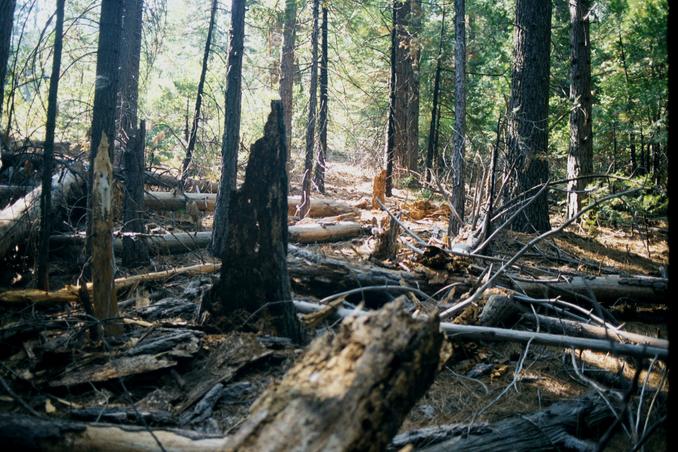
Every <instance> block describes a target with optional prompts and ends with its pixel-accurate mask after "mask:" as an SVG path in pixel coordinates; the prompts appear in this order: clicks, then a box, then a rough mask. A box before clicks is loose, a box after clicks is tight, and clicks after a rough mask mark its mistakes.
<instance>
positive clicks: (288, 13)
mask: <svg viewBox="0 0 678 452" xmlns="http://www.w3.org/2000/svg"><path fill="white" fill-rule="evenodd" d="M296 28H297V0H285V21H284V23H283V48H282V52H280V100H281V101H282V105H283V114H284V116H285V121H284V122H285V139H286V140H287V143H286V147H287V168H288V170H289V165H290V160H291V157H292V155H291V154H292V117H293V116H294V105H293V97H294V96H293V94H294V93H293V91H292V88H293V86H294V42H295V40H296Z"/></svg>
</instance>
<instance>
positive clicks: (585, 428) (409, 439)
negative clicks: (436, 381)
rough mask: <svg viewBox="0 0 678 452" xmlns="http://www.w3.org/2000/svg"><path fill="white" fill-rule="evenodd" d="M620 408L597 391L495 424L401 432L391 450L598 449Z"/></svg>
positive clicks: (471, 451)
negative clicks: (610, 405)
mask: <svg viewBox="0 0 678 452" xmlns="http://www.w3.org/2000/svg"><path fill="white" fill-rule="evenodd" d="M614 416H615V413H614V411H612V410H611V409H610V407H609V406H608V405H607V404H606V402H605V401H604V400H603V399H602V398H600V397H599V396H597V395H592V396H587V397H583V398H581V399H576V400H568V401H564V402H558V403H555V404H553V405H551V406H550V407H548V408H547V409H545V410H543V411H538V412H536V413H531V414H524V415H519V416H515V417H511V418H508V419H505V420H503V421H499V422H496V423H493V424H489V425H488V424H480V425H475V426H474V425H471V426H468V425H450V426H446V427H435V428H430V427H429V428H428V429H422V430H420V431H415V432H408V433H404V434H402V435H398V436H396V437H395V438H394V440H393V442H392V443H391V450H400V449H401V448H403V447H406V446H407V445H411V447H413V448H415V449H416V450H417V451H422V452H423V451H426V452H442V451H449V450H464V451H470V452H473V451H479V452H480V451H487V450H491V451H515V450H526V451H527V450H595V449H596V447H595V446H596V444H597V440H598V439H599V438H600V434H601V433H602V432H603V431H604V429H605V428H607V427H608V426H609V425H610V424H611V423H612V422H613V421H614Z"/></svg>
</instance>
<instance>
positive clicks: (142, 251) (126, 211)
mask: <svg viewBox="0 0 678 452" xmlns="http://www.w3.org/2000/svg"><path fill="white" fill-rule="evenodd" d="M145 143H146V121H141V123H140V124H139V128H138V129H137V130H136V132H134V133H133V134H132V136H131V137H130V139H129V141H128V143H127V148H126V149H125V153H124V155H123V156H124V165H125V200H124V205H123V228H122V229H123V231H124V232H130V233H133V234H139V233H143V232H145V227H144V214H143V212H144V147H145ZM122 248H123V250H122V262H123V265H125V266H127V267H131V266H135V265H143V264H146V263H148V256H149V250H148V245H147V243H146V242H145V241H144V240H140V239H139V238H138V237H136V236H134V235H132V236H128V235H125V236H123V238H122Z"/></svg>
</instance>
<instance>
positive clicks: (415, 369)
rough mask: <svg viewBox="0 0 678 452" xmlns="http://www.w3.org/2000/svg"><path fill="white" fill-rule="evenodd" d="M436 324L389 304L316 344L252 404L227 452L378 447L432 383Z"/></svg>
mask: <svg viewBox="0 0 678 452" xmlns="http://www.w3.org/2000/svg"><path fill="white" fill-rule="evenodd" d="M441 344H442V335H440V334H439V333H438V320H437V318H432V319H429V320H426V321H417V320H413V319H412V318H411V317H410V316H408V315H407V314H405V313H404V312H403V307H402V304H401V303H399V302H395V303H392V304H389V305H387V306H386V307H384V308H383V309H381V310H380V311H377V312H372V313H370V314H367V315H365V316H361V317H351V318H349V319H346V320H344V322H343V323H342V324H341V326H340V327H339V331H338V332H337V333H336V334H326V335H324V336H322V337H320V338H318V339H316V340H315V341H314V342H313V343H312V344H311V345H310V347H309V349H308V351H307V352H306V354H305V355H304V357H303V358H301V359H300V360H299V361H298V362H297V363H296V364H295V365H294V367H292V369H290V370H289V371H288V372H287V373H286V374H285V376H284V377H283V379H282V380H281V381H280V382H279V383H276V384H274V385H273V386H271V387H269V388H268V389H267V390H266V391H265V392H264V394H262V395H261V396H260V398H259V399H258V400H257V401H256V402H255V403H254V405H253V406H252V408H251V414H250V416H249V417H248V418H247V420H245V422H244V423H243V425H242V426H241V427H240V429H239V430H238V431H237V432H236V433H235V434H234V435H233V436H232V437H231V438H229V440H228V442H227V443H226V449H227V450H242V451H250V450H251V451H259V450H271V451H273V450H280V451H282V450H324V451H344V450H375V451H376V450H383V449H384V448H385V447H386V446H387V445H388V444H389V442H390V441H391V438H392V437H393V435H394V434H395V433H396V432H397V430H398V428H399V427H400V424H401V423H402V421H403V420H404V418H405V416H406V415H407V413H408V411H409V410H410V408H411V407H412V406H413V405H414V403H415V402H416V401H417V399H418V398H419V397H420V396H422V395H423V394H424V392H425V391H426V390H427V389H428V387H429V385H430V384H431V383H432V382H433V377H434V375H435V372H436V369H437V367H438V360H439V353H440V346H441Z"/></svg>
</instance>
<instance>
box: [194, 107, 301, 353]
mask: <svg viewBox="0 0 678 452" xmlns="http://www.w3.org/2000/svg"><path fill="white" fill-rule="evenodd" d="M271 110H272V111H271V114H270V115H269V117H268V120H267V122H266V126H265V128H264V136H263V138H261V139H259V140H257V142H256V143H254V145H253V146H252V148H251V151H250V157H249V161H248V163H247V170H246V174H245V182H244V183H243V186H242V187H241V188H240V189H239V190H237V191H234V192H232V194H231V200H230V208H229V212H228V217H227V218H226V227H227V235H226V237H225V239H226V247H225V249H224V253H223V254H222V261H223V264H222V268H221V277H220V279H219V282H218V283H217V284H215V286H214V287H213V288H212V290H211V291H210V292H208V293H207V294H206V296H205V298H204V299H203V305H202V310H203V311H206V312H208V313H209V314H210V316H211V322H212V323H215V324H217V325H219V326H222V327H231V328H232V327H242V326H244V325H245V324H247V323H248V322H249V321H254V319H255V318H256V319H257V322H256V323H257V324H260V326H262V327H263V328H264V329H268V330H269V331H271V330H272V331H273V332H275V334H277V335H282V336H286V337H289V338H291V339H292V340H294V341H301V340H302V337H303V336H302V330H301V325H300V324H299V321H298V320H297V317H296V313H295V310H294V305H293V304H292V298H291V295H290V277H289V274H288V272H287V234H288V232H287V192H288V185H287V170H286V168H285V162H286V160H287V149H286V148H285V126H284V124H283V111H282V104H281V102H280V101H273V102H272V103H271ZM255 314H263V316H261V315H255ZM262 323H263V324H262Z"/></svg>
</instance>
